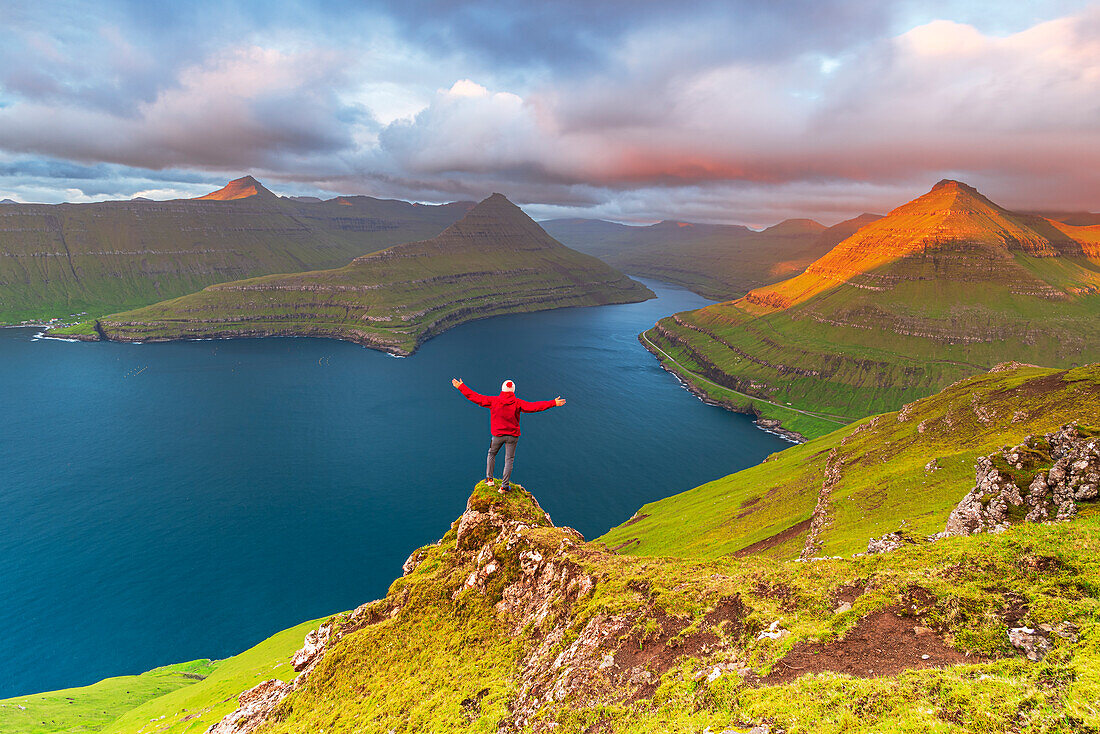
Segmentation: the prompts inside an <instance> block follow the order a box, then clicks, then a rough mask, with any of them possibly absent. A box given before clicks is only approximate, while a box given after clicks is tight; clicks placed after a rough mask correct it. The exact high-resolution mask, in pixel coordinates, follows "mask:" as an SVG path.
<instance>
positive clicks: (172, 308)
mask: <svg viewBox="0 0 1100 734" xmlns="http://www.w3.org/2000/svg"><path fill="white" fill-rule="evenodd" d="M652 297H653V293H652V292H651V291H650V290H649V289H648V288H646V287H645V286H643V285H641V284H640V283H637V282H635V281H633V280H630V279H629V278H627V277H626V276H624V275H623V274H622V273H620V272H618V271H617V270H614V269H613V268H611V267H609V266H608V265H606V264H605V263H603V262H601V261H599V260H597V259H596V258H594V257H591V256H590V255H584V254H581V253H579V252H576V251H574V250H571V249H569V248H567V247H565V246H563V245H562V244H561V243H559V242H557V241H556V240H554V239H553V238H552V237H550V236H549V235H548V234H546V232H544V231H543V230H542V229H541V228H540V227H539V226H538V225H537V224H535V222H534V221H532V220H531V219H530V218H529V217H528V216H527V215H526V214H524V213H523V212H522V211H521V210H520V209H519V207H517V206H515V205H514V204H512V203H511V202H510V201H508V200H507V199H506V198H504V196H502V195H500V194H494V195H492V196H490V197H489V198H488V199H486V200H485V201H483V202H481V203H480V204H478V205H477V206H475V207H474V208H473V209H472V210H470V212H469V213H468V214H467V215H466V216H465V217H463V218H462V220H460V221H459V222H457V223H455V224H453V225H451V226H450V227H448V228H447V229H446V230H445V231H444V232H443V233H441V234H440V235H438V236H437V237H434V238H432V239H429V240H424V241H421V242H410V243H407V244H403V245H398V246H396V247H392V248H389V249H387V250H382V251H380V252H376V253H374V254H372V255H367V256H364V257H360V258H358V259H356V260H355V261H354V262H352V263H351V264H350V265H346V266H344V267H342V268H336V269H333V270H320V271H311V272H305V273H296V274H291V275H275V276H266V277H261V278H253V279H250V280H243V281H236V282H232V283H224V284H220V285H215V286H210V287H208V288H206V289H205V290H202V291H200V292H198V293H195V294H192V295H189V296H184V297H182V298H177V299H174V300H171V301H165V302H163V303H158V304H155V305H153V306H149V307H146V308H143V309H138V310H135V311H130V312H126V313H121V314H115V315H113V316H108V317H105V318H102V319H99V320H98V322H97V323H96V325H95V327H94V330H93V329H91V328H90V327H89V326H88V325H81V326H78V327H76V328H74V329H58V330H56V331H54V332H51V334H57V335H90V334H92V333H93V331H94V333H95V334H98V336H100V337H106V338H109V339H112V340H119V341H163V340H171V339H189V338H204V337H218V338H235V337H255V336H326V337H335V338H340V339H347V340H349V341H355V342H358V343H360V344H364V345H366V346H369V347H372V348H376V349H382V350H385V351H388V352H391V353H394V354H409V353H411V352H413V351H415V349H416V348H417V346H419V344H420V343H421V342H423V341H424V340H426V339H429V338H431V337H432V336H434V335H436V334H438V333H440V332H441V331H444V330H445V329H448V328H450V327H452V326H456V325H458V324H460V323H463V322H465V321H470V320H473V319H477V318H484V317H487V316H494V315H497V314H503V313H515V312H521V311H537V310H543V309H547V308H559V307H562V306H591V305H603V304H608V303H629V302H636V301H642V300H645V299H647V298H652Z"/></svg>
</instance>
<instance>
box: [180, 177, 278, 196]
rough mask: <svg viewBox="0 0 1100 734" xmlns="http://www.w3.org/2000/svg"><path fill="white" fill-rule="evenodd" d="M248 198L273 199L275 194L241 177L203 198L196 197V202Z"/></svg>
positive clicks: (250, 178) (252, 180)
mask: <svg viewBox="0 0 1100 734" xmlns="http://www.w3.org/2000/svg"><path fill="white" fill-rule="evenodd" d="M250 196H263V197H265V198H267V197H271V198H274V197H275V194H273V193H271V192H270V191H268V190H267V189H266V188H264V185H263V184H262V183H260V182H259V181H257V180H256V179H254V178H252V177H251V176H242V177H240V178H237V179H233V180H232V181H230V182H229V183H227V184H226V185H225V186H223V187H222V188H220V189H218V190H217V191H212V192H211V193H209V194H206V195H205V196H196V197H195V199H196V200H197V201H202V200H208V201H233V200H234V199H247V198H248V197H250Z"/></svg>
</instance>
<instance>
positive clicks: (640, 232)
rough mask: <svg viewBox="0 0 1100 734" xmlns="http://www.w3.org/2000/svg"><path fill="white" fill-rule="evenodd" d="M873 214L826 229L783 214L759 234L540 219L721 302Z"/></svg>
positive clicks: (574, 242) (568, 239) (604, 255)
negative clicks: (784, 218) (783, 220)
mask: <svg viewBox="0 0 1100 734" xmlns="http://www.w3.org/2000/svg"><path fill="white" fill-rule="evenodd" d="M877 218H878V215H875V214H863V215H861V216H859V217H856V218H854V219H850V220H848V221H846V222H841V223H840V224H837V225H834V226H832V227H828V228H826V227H824V226H822V225H820V224H818V223H817V222H814V221H813V220H809V219H789V220H787V221H785V222H780V223H779V224H777V225H775V226H774V227H769V228H768V229H765V230H763V231H761V232H755V231H753V230H751V229H749V228H748V227H743V226H733V225H720V224H695V223H691V222H667V221H666V222H661V223H659V224H654V225H651V226H648V227H630V226H627V225H623V224H615V223H613V222H605V221H601V220H593V219H556V220H551V221H548V222H543V223H542V225H543V227H544V228H545V229H546V231H547V232H549V233H550V234H552V235H553V236H554V237H556V238H558V239H559V240H560V241H561V242H563V243H565V244H566V245H569V246H570V247H573V248H574V249H577V250H580V251H581V252H587V253H588V254H590V255H595V256H596V257H598V258H600V259H601V260H604V261H605V262H608V263H610V264H612V265H614V266H615V267H617V268H619V269H620V270H622V271H624V272H627V273H634V274H637V275H643V276H646V277H650V278H656V279H658V280H663V281H666V282H669V283H675V284H677V285H681V286H683V287H685V288H689V289H691V290H693V291H695V292H696V293H699V294H700V295H702V296H705V297H707V298H713V299H720V300H725V299H727V298H735V297H738V296H742V295H744V294H745V293H747V292H748V291H750V290H752V289H753V288H758V287H760V286H762V285H768V284H769V283H775V282H776V281H778V280H781V279H783V278H785V277H789V276H791V275H793V274H794V273H798V272H801V271H802V270H803V269H805V267H806V266H807V265H809V264H810V263H811V262H813V261H814V260H816V259H817V258H818V257H820V256H821V255H823V254H825V253H826V252H828V251H829V249H831V248H832V247H833V246H834V245H835V244H836V243H837V242H839V241H840V240H842V239H844V238H845V237H848V236H849V235H851V234H852V233H853V232H855V231H856V230H857V229H859V228H860V227H862V226H863V225H865V224H868V223H870V222H873V221H874V220H875V219H877Z"/></svg>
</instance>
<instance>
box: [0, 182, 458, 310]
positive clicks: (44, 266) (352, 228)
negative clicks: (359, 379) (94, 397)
mask: <svg viewBox="0 0 1100 734" xmlns="http://www.w3.org/2000/svg"><path fill="white" fill-rule="evenodd" d="M250 191H252V192H253V193H249V192H250ZM473 205H474V203H473V202H455V203H453V204H444V205H441V206H422V205H415V204H410V203H409V202H405V201H396V200H385V199H373V198H370V197H365V196H355V197H344V198H343V199H341V200H340V201H339V202H337V201H336V200H329V201H320V200H312V201H297V200H292V199H285V198H281V197H277V196H275V195H274V194H272V193H271V192H270V191H268V190H267V189H266V188H264V187H263V185H262V184H260V183H259V182H258V181H256V180H255V179H254V178H252V177H250V176H246V177H243V178H239V179H236V180H235V181H233V182H230V183H229V184H228V185H227V186H225V187H224V188H222V189H220V190H219V191H215V192H212V193H211V194H208V195H206V196H203V197H199V198H197V199H176V200H172V201H144V200H133V201H112V202H102V203H95V204H19V203H12V204H5V205H4V206H3V209H2V210H0V324H3V323H18V322H19V321H22V320H27V319H32V320H35V319H44V318H50V317H62V318H64V317H65V316H66V315H68V314H71V313H81V312H88V313H90V314H91V315H93V316H98V315H103V314H106V313H111V312H115V311H120V310H123V309H127V308H135V307H138V306H143V305H148V304H151V303H155V302H157V301H160V300H163V299H165V298H172V297H176V296H181V295H184V294H186V293H193V292H195V291H198V290H201V289H202V288H204V287H206V286H208V285H211V284H213V283H220V282H225V281H229V280H236V279H239V278H244V277H250V276H255V275H264V274H269V273H286V272H296V271H303V270H313V269H319V268H332V267H337V266H339V265H343V264H345V263H347V262H348V261H349V260H351V259H352V258H354V257H357V256H359V255H365V254H367V253H370V252H374V251H376V250H380V249H382V248H385V247H389V246H391V245H395V244H398V243H400V242H408V241H410V240H416V239H424V238H428V237H432V236H434V235H436V234H439V232H441V231H442V230H443V229H444V228H446V227H447V226H449V225H451V224H453V223H454V222H456V221H458V220H459V219H461V218H462V216H463V215H465V214H466V212H467V211H469V209H470V208H471V207H472V206H473Z"/></svg>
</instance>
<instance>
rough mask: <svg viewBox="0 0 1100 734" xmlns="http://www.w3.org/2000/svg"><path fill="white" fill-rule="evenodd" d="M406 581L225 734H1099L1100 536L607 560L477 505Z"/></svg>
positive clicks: (222, 702)
mask: <svg viewBox="0 0 1100 734" xmlns="http://www.w3.org/2000/svg"><path fill="white" fill-rule="evenodd" d="M961 492H965V488H960V493H961ZM405 570H406V573H405V575H404V576H403V577H402V578H400V579H398V580H396V581H395V582H394V584H393V585H392V586H391V587H390V590H389V593H388V594H387V596H386V597H385V598H384V599H381V600H379V601H376V602H372V603H370V604H366V605H364V606H362V607H360V608H358V609H356V610H355V611H353V612H349V613H345V614H341V615H337V616H335V617H333V618H331V619H330V620H328V621H327V622H326V623H325V624H324V625H322V626H320V627H319V632H318V634H317V635H316V636H315V637H314V638H313V639H312V643H311V647H310V651H304V652H303V653H300V654H299V655H298V656H296V658H295V663H296V667H297V668H299V669H300V670H301V671H302V672H300V673H299V674H298V677H297V678H295V679H293V681H292V682H291V683H290V684H289V685H283V684H280V683H267V684H265V685H264V686H263V687H262V688H260V689H259V690H260V691H262V692H264V693H265V694H266V695H260V694H259V693H256V692H253V693H249V694H248V695H246V696H242V698H243V699H245V700H246V701H248V703H249V705H248V706H247V708H244V709H241V710H238V711H237V712H235V713H234V714H233V719H232V720H223V721H225V722H226V723H225V725H224V726H223V728H221V729H217V730H215V731H217V732H219V734H220V733H221V732H225V731H237V732H250V731H256V732H270V733H275V732H296V733H297V732H322V731H324V732H353V731H372V732H373V731H378V732H395V734H396V733H397V732H402V733H410V732H501V731H503V732H533V733H535V732H537V733H542V732H550V731H554V732H560V733H562V734H564V733H569V734H574V733H579V732H589V733H591V732H615V733H616V734H627V733H632V732H637V733H641V732H647V733H648V732H653V731H661V732H669V733H671V734H698V733H699V732H701V731H704V729H706V728H707V727H709V728H710V729H711V731H723V730H733V731H747V730H748V729H749V728H750V727H752V726H754V725H760V724H765V723H766V724H768V725H770V727H771V730H772V731H776V730H782V731H787V732H791V734H794V733H795V732H811V731H812V732H815V733H821V734H828V733H837V734H839V733H840V732H857V733H859V732H867V733H870V732H879V733H898V732H914V731H937V732H960V733H961V732H974V731H990V732H1005V731H1021V732H1023V731H1028V732H1095V731H1097V728H1098V727H1100V712H1098V711H1097V710H1096V708H1095V706H1094V703H1095V701H1096V700H1097V697H1098V696H1100V675H1097V672H1096V671H1097V670H1100V629H1098V625H1097V624H1096V620H1095V613H1096V609H1097V605H1098V603H1100V598H1098V596H1100V589H1098V587H1097V584H1096V579H1097V577H1098V573H1100V518H1098V517H1097V516H1095V515H1093V516H1090V517H1085V518H1081V519H1079V520H1076V521H1074V522H1071V523H1058V524H1051V525H1041V526H1036V525H1028V526H1024V527H1016V528H1013V529H1012V530H1010V531H1008V532H1005V533H1002V534H998V535H988V534H987V535H980V536H974V537H969V538H949V539H945V540H942V541H939V542H937V543H934V544H930V545H924V546H913V547H910V548H906V549H903V550H900V551H896V552H892V553H885V554H880V555H874V556H865V557H862V558H856V559H836V560H823V561H816V562H811V563H798V562H789V561H787V562H784V561H778V560H774V559H771V558H766V557H763V556H752V557H747V558H732V557H728V556H727V557H722V558H716V559H712V560H703V559H691V560H684V559H676V558H645V557H629V556H619V555H615V554H613V553H609V552H607V551H606V550H604V549H602V548H601V546H600V545H599V544H592V543H583V542H582V540H581V539H580V538H579V537H578V535H577V533H576V532H575V531H571V530H569V529H568V528H558V527H554V526H553V525H552V524H551V523H550V520H549V517H548V516H547V515H546V514H545V513H544V512H543V511H542V509H541V508H540V507H539V506H538V504H537V502H536V501H535V500H534V498H533V497H532V496H531V495H529V494H527V493H526V492H525V491H523V490H522V489H519V488H517V491H515V492H512V493H510V494H509V495H507V496H505V497H502V496H501V495H499V494H497V493H496V492H495V491H493V490H492V489H490V488H487V487H485V486H484V484H480V485H478V486H477V487H476V488H475V490H474V493H473V495H471V497H470V499H469V502H468V504H467V511H466V512H465V513H464V514H463V516H462V517H461V518H459V519H458V520H456V521H455V523H454V524H453V525H452V527H451V529H450V530H449V531H448V532H447V533H446V534H445V535H444V536H443V537H442V538H441V539H440V541H439V542H438V543H437V544H435V545H430V546H426V547H424V548H422V549H420V550H418V551H416V552H414V553H413V554H412V555H411V556H410V558H409V561H408V562H407V563H406V564H405ZM1025 625H1027V626H1029V628H1031V629H1049V630H1051V631H1050V632H1043V634H1044V635H1048V636H1049V644H1050V646H1051V647H1052V650H1051V652H1050V653H1049V654H1047V655H1046V657H1045V658H1044V659H1043V660H1042V661H1041V662H1033V661H1030V660H1028V659H1026V658H1025V657H1024V656H1023V655H1022V654H1021V653H1020V652H1019V651H1018V650H1017V649H1016V648H1014V647H1013V646H1012V645H1011V644H1010V643H1009V637H1008V631H1009V629H1010V628H1012V627H1019V626H1025ZM1041 625H1045V626H1046V627H1045V628H1043V627H1041ZM302 629H303V628H302V627H299V628H298V630H297V631H298V633H299V640H300V639H301V636H300V635H301V630H302ZM283 634H284V635H286V634H289V631H288V633H283ZM283 655H284V656H283V657H280V658H279V660H280V661H285V660H286V657H285V653H283ZM241 657H242V658H243V657H244V656H241ZM228 666H236V667H237V668H239V669H240V670H242V671H244V670H245V669H246V668H247V669H248V670H250V671H251V674H250V675H242V677H241V678H240V680H239V685H240V689H239V691H238V692H241V691H244V690H245V689H246V687H247V688H250V687H252V686H253V685H254V684H255V682H256V681H259V680H265V679H268V678H274V677H276V676H278V677H279V678H281V679H283V680H290V678H291V676H290V675H289V674H286V675H284V674H283V671H285V668H283V667H280V668H277V669H275V670H274V672H270V671H271V662H270V661H268V662H267V664H266V665H260V664H259V661H258V659H252V660H250V661H249V662H247V663H246V662H244V661H238V659H237V658H231V659H229V660H227V661H224V662H223V663H222V664H221V667H220V668H219V670H218V671H217V672H216V673H215V675H218V674H219V673H220V672H221V670H222V669H224V668H225V667H228ZM215 675H212V676H210V678H208V679H207V680H206V681H203V682H202V683H198V684H195V685H194V686H191V687H189V688H186V689H181V690H180V691H176V692H174V693H171V694H168V695H167V696H164V697H162V698H158V699H154V700H152V701H149V702H147V703H145V704H144V705H142V706H141V707H139V708H137V709H135V710H133V711H132V712H130V713H129V714H127V715H125V716H123V717H122V718H120V719H118V720H116V722H115V723H114V724H113V725H112V726H111V727H109V728H108V729H107V731H111V732H117V733H119V734H122V733H123V732H125V733H126V734H137V732H142V733H143V734H145V733H148V732H163V733H166V734H167V733H176V732H188V733H189V734H197V732H200V731H204V730H205V728H206V727H207V726H208V725H209V723H210V722H211V721H212V719H211V714H212V712H217V713H218V714H220V713H223V712H227V711H228V710H230V709H231V708H232V707H233V705H234V701H233V697H232V695H227V693H226V690H225V686H222V687H219V688H214V687H210V686H208V685H207V683H208V681H212V680H214V678H215ZM246 678H247V679H248V680H247V681H246V680H245V679H246ZM181 694H186V695H187V699H186V700H184V699H182V698H180V696H181Z"/></svg>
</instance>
